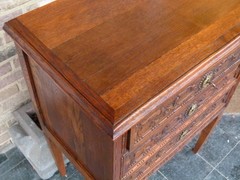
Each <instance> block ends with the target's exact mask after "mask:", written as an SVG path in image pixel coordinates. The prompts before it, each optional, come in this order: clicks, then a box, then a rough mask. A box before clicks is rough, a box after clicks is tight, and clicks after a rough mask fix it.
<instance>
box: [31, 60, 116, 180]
mask: <svg viewBox="0 0 240 180" xmlns="http://www.w3.org/2000/svg"><path fill="white" fill-rule="evenodd" d="M29 66H30V69H31V72H32V79H33V81H34V86H35V89H36V94H37V96H38V99H39V104H40V107H41V111H42V121H43V124H44V126H45V128H46V129H47V131H48V133H49V135H47V136H51V138H53V139H54V140H53V142H54V141H55V143H56V142H57V143H59V144H60V147H61V148H63V152H67V155H69V156H71V157H70V158H69V159H72V160H73V161H75V165H76V164H80V166H81V167H84V168H85V170H88V171H89V172H90V173H91V174H92V175H93V177H94V178H95V179H104V180H105V179H112V177H113V146H114V143H113V141H112V139H111V138H110V136H108V135H107V134H106V133H104V131H102V130H101V129H99V128H98V127H97V126H96V125H95V124H94V123H93V121H92V120H93V119H94V118H96V117H95V116H94V115H93V114H89V113H86V112H85V111H84V110H83V108H82V107H81V106H80V105H79V104H77V103H76V102H75V101H74V100H73V99H72V98H70V96H68V95H67V93H66V92H65V91H64V90H63V89H62V88H61V87H60V86H58V85H57V84H56V83H55V82H54V81H53V79H52V78H51V77H50V76H49V75H48V74H47V73H46V72H44V70H43V69H42V68H41V67H40V66H39V65H38V64H37V63H36V62H35V61H34V60H33V59H31V58H29Z"/></svg>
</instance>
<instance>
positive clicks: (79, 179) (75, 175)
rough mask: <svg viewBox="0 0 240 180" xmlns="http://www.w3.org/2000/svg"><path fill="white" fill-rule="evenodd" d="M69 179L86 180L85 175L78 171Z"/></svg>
mask: <svg viewBox="0 0 240 180" xmlns="http://www.w3.org/2000/svg"><path fill="white" fill-rule="evenodd" d="M68 180H84V177H83V176H82V175H81V174H80V173H78V172H76V173H75V174H73V175H72V176H70V177H69V178H68Z"/></svg>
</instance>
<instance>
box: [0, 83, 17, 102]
mask: <svg viewBox="0 0 240 180" xmlns="http://www.w3.org/2000/svg"><path fill="white" fill-rule="evenodd" d="M18 92H19V89H18V86H17V85H13V86H10V87H8V88H6V89H4V90H2V91H0V102H1V101H4V100H6V99H8V98H10V97H12V96H13V95H15V94H17V93H18Z"/></svg>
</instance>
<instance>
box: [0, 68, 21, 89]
mask: <svg viewBox="0 0 240 180" xmlns="http://www.w3.org/2000/svg"><path fill="white" fill-rule="evenodd" d="M22 77H23V74H22V71H21V70H18V71H15V72H13V73H11V74H9V75H8V76H6V77H4V78H2V79H0V89H2V88H4V87H5V86H7V85H9V84H12V83H13V82H15V81H17V80H19V79H21V78H22Z"/></svg>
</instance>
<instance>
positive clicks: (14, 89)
mask: <svg viewBox="0 0 240 180" xmlns="http://www.w3.org/2000/svg"><path fill="white" fill-rule="evenodd" d="M52 1H54V0H0V151H1V149H2V148H3V147H5V146H6V145H8V144H9V143H10V137H9V134H8V128H9V127H10V126H11V125H12V124H14V123H15V120H14V117H13V115H12V112H13V111H14V110H16V109H17V108H19V107H20V106H21V105H23V104H25V103H27V102H28V101H29V94H28V90H27V87H26V84H25V81H24V79H23V75H22V71H21V67H20V65H19V62H18V56H17V55H16V50H15V47H14V43H13V41H12V40H11V38H10V37H9V36H8V35H7V34H6V33H5V32H4V31H3V29H2V27H3V24H4V22H6V21H8V20H10V19H12V18H14V17H16V16H19V15H21V14H23V13H26V12H28V11H31V10H33V9H35V8H37V7H40V6H43V5H45V4H47V3H49V2H52Z"/></svg>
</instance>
